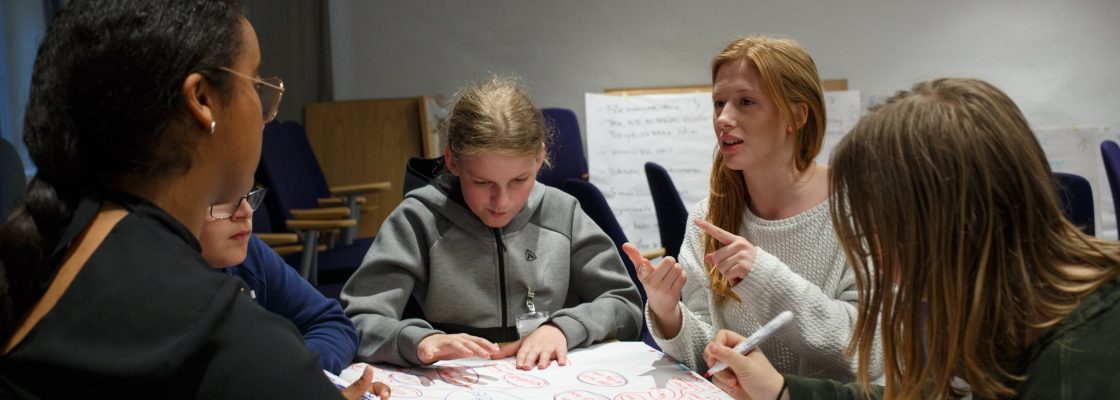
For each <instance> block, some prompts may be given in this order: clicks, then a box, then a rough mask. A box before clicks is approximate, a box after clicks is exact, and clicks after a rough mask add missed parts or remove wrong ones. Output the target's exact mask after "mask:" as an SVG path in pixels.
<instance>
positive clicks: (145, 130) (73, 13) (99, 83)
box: [0, 0, 245, 339]
mask: <svg viewBox="0 0 1120 400" xmlns="http://www.w3.org/2000/svg"><path fill="white" fill-rule="evenodd" d="M244 13H245V8H244V6H243V5H242V4H241V2H240V1H238V0H75V1H72V2H70V4H69V5H68V7H67V8H65V9H63V10H61V11H60V12H59V13H58V14H57V15H56V17H55V19H54V21H52V22H51V24H50V26H49V27H48V29H47V33H46V36H45V37H44V38H43V43H42V45H41V46H40V47H39V53H38V56H37V58H36V60H35V69H34V72H33V73H32V77H31V90H30V97H29V99H28V105H27V113H26V114H25V122H24V135H23V138H24V143H26V144H27V149H28V152H29V153H30V155H31V159H32V161H34V162H35V165H36V166H37V167H38V172H37V174H36V175H35V177H34V178H32V180H31V183H30V184H29V186H28V189H27V195H26V196H25V197H24V199H23V204H22V205H20V206H18V207H17V208H16V210H15V211H14V212H13V213H12V214H11V216H10V217H9V218H8V220H7V221H6V222H5V224H4V225H3V227H0V270H2V271H3V273H0V337H2V338H4V339H7V338H8V337H10V335H11V334H12V333H13V331H14V329H15V328H16V327H17V326H18V324H19V323H20V321H21V320H22V319H23V317H24V315H25V314H26V313H27V312H28V311H29V310H30V308H31V307H32V306H33V305H34V304H35V302H36V301H37V300H38V299H39V298H40V297H41V296H42V294H43V292H44V291H45V290H46V288H47V286H48V285H49V284H50V281H51V280H52V278H53V276H54V274H55V272H56V270H57V268H58V265H49V264H51V262H50V261H49V260H46V257H47V255H48V254H50V252H51V251H52V250H53V249H54V248H55V247H56V246H57V245H58V241H59V240H60V238H59V236H60V235H61V230H62V229H63V228H64V227H65V226H66V225H67V224H68V222H69V220H70V218H71V214H72V211H73V209H74V207H75V206H76V204H77V202H78V201H79V200H80V199H81V198H82V197H84V196H97V195H98V194H99V193H102V192H104V191H106V190H109V188H111V187H113V186H114V185H115V184H116V183H117V182H121V181H122V180H126V179H127V180H131V179H152V178H157V179H158V178H160V177H166V176H171V175H173V174H181V173H184V172H186V171H187V170H188V169H189V168H190V164H191V159H192V157H193V154H192V151H193V144H194V139H192V135H188V134H186V132H185V131H184V129H181V128H179V127H180V126H184V125H185V123H186V121H187V119H188V118H189V113H188V111H187V110H186V108H185V104H184V97H183V94H182V85H183V80H184V79H186V77H187V76H188V75H189V74H191V73H196V72H197V73H200V74H202V76H203V77H204V78H205V79H206V80H207V81H208V82H209V83H210V84H212V85H214V86H216V87H218V88H219V90H221V91H222V92H223V93H225V92H226V91H228V88H229V84H228V81H229V79H230V78H229V77H228V75H227V74H222V73H220V72H219V70H218V69H217V68H218V67H222V66H230V65H231V64H232V63H233V60H234V58H235V57H236V55H237V54H239V53H240V52H241V51H242V39H243V38H242V37H241V21H242V19H243V18H244Z"/></svg>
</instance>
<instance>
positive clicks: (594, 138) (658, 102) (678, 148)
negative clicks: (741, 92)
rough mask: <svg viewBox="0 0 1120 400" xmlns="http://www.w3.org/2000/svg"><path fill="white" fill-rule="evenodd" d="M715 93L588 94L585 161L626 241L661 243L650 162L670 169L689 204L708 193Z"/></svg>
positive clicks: (644, 244) (645, 246) (648, 245)
mask: <svg viewBox="0 0 1120 400" xmlns="http://www.w3.org/2000/svg"><path fill="white" fill-rule="evenodd" d="M711 102H712V96H711V94H709V93H688V94H666V95H646V96H608V95H601V94H594V93H588V94H587V95H586V105H587V112H586V115H587V149H588V155H587V161H588V169H589V174H590V175H591V183H593V184H595V186H597V187H599V190H601V191H602V192H603V195H604V197H606V198H607V202H608V203H610V205H611V209H612V210H613V211H614V213H615V216H616V217H618V222H619V224H620V225H622V230H623V231H625V232H626V237H627V238H628V239H630V241H631V242H632V243H634V244H635V245H637V246H638V248H640V249H643V250H646V249H652V248H656V247H658V246H660V243H661V240H660V238H659V236H658V233H657V215H656V214H655V213H654V209H653V200H652V197H651V196H650V191H649V185H648V184H647V182H646V175H645V163H646V162H648V161H653V162H656V163H658V164H660V165H661V166H662V167H665V169H666V170H668V171H669V175H670V176H672V178H673V183H674V184H675V185H676V186H677V190H678V191H679V192H680V195H681V199H682V200H683V201H684V203H685V206H686V207H691V206H692V205H693V204H695V203H696V202H697V201H699V200H700V199H702V198H704V197H705V196H707V194H708V175H709V173H710V171H711V163H712V155H713V151H714V149H715V135H714V134H712V106H711Z"/></svg>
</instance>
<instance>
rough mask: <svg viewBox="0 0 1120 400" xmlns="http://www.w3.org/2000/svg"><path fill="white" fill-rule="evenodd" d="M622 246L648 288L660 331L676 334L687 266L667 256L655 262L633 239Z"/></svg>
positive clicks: (670, 334)
mask: <svg viewBox="0 0 1120 400" xmlns="http://www.w3.org/2000/svg"><path fill="white" fill-rule="evenodd" d="M622 250H623V251H625V252H626V256H627V257H630V262H631V263H633V264H634V269H635V270H636V272H637V274H638V281H640V282H641V283H642V287H644V288H645V289H646V297H648V299H647V300H646V301H647V304H648V305H649V309H650V311H652V312H653V314H654V315H655V316H656V317H657V318H656V319H657V322H658V323H659V327H660V328H661V331H662V332H663V333H664V334H665V335H666V337H669V338H672V337H676V336H677V331H678V330H680V324H681V323H680V319H681V316H680V315H681V312H680V309H679V307H680V301H681V289H682V288H684V284H685V282H687V281H688V277H687V276H686V275H685V273H684V268H681V265H680V264H677V260H676V259H674V258H673V257H664V258H662V259H661V262H659V263H657V265H656V266H655V265H653V264H651V263H650V262H649V260H647V259H646V258H645V257H642V252H641V251H639V250H638V247H637V246H634V245H633V244H632V243H626V244H623V245H622ZM674 321H675V323H674ZM666 325H668V326H666ZM674 326H675V327H674Z"/></svg>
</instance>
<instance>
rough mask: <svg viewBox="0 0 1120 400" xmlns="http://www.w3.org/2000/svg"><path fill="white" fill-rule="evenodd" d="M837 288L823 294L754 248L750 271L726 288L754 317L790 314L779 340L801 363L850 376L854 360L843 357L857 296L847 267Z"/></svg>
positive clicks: (878, 364) (876, 372)
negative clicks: (741, 279)
mask: <svg viewBox="0 0 1120 400" xmlns="http://www.w3.org/2000/svg"><path fill="white" fill-rule="evenodd" d="M837 287H838V288H839V289H837V290H838V292H837V293H833V294H831V295H830V294H827V293H825V292H824V291H822V290H821V288H820V287H818V286H817V285H814V284H813V283H811V282H809V281H808V280H806V279H805V278H804V277H802V276H801V275H798V274H797V273H796V272H793V271H792V270H791V269H790V268H789V266H787V265H786V264H785V263H783V262H782V261H781V260H779V259H778V258H777V257H775V256H774V255H773V254H770V253H769V252H767V251H766V250H764V249H762V248H758V254H757V256H756V258H755V263H754V268H753V269H752V270H751V272H750V273H749V274H748V275H747V277H746V278H745V279H743V281H742V282H740V283H739V284H738V285H735V286H734V287H732V288H731V290H732V291H733V292H735V294H737V295H739V298H741V299H744V304H745V305H747V306H748V307H750V308H752V309H754V310H757V313H758V314H759V315H777V314H779V313H781V312H782V311H786V310H789V311H792V312H793V314H794V315H796V316H797V318H794V319H793V321H792V322H791V324H790V325H789V326H787V327H786V328H785V330H787V332H789V331H791V330H792V331H793V332H795V333H793V334H785V335H781V336H780V338H779V340H783V341H785V343H786V345H788V346H790V348H791V349H793V350H794V351H795V352H796V353H797V354H798V356H800V357H801V358H802V359H803V360H809V361H810V362H811V363H812V364H813V365H824V366H828V367H829V369H831V370H837V371H843V370H848V371H853V372H854V371H856V370H857V363H856V359H855V358H852V359H849V358H848V357H847V356H845V355H844V353H845V349H847V346H848V341H849V340H850V339H851V335H852V330H853V329H854V328H855V322H856V311H857V310H856V301H857V297H858V295H859V293H858V291H857V289H856V282H855V275H854V273H853V272H852V270H851V268H848V267H847V266H845V267H844V269H843V272H842V274H841V277H840V284H839V285H838V286H837ZM747 299H749V300H747ZM875 342H876V346H875V349H873V351H872V354H871V356H872V357H871V358H872V360H871V361H872V364H871V366H870V367H871V368H870V373H871V376H872V377H879V376H880V375H882V357H881V356H880V350H879V346H878V336H876V341H875Z"/></svg>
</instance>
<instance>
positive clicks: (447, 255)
mask: <svg viewBox="0 0 1120 400" xmlns="http://www.w3.org/2000/svg"><path fill="white" fill-rule="evenodd" d="M530 287H531V288H532V289H533V291H534V298H533V303H534V304H535V305H536V309H537V310H538V311H541V310H547V311H549V312H551V314H552V316H551V320H550V322H552V323H554V324H556V325H557V326H558V327H559V328H560V330H561V331H563V332H564V336H565V337H566V338H567V341H568V348H573V347H579V346H587V345H590V344H592V343H594V342H597V341H600V340H604V339H609V338H617V339H620V340H635V339H637V338H638V335H639V333H640V329H641V324H642V315H641V311H640V308H641V300H640V298H639V297H638V291H637V288H635V287H634V283H633V282H632V281H631V280H630V277H629V275H627V273H626V270H625V267H624V266H623V264H622V259H621V258H619V255H618V251H617V250H616V249H615V246H614V243H613V242H611V239H610V238H609V237H608V236H607V235H606V234H605V233H603V230H602V229H600V228H599V226H598V225H596V224H595V222H594V221H592V220H591V218H590V217H588V216H587V214H585V213H584V212H583V210H582V209H581V208H580V206H579V203H578V202H577V201H576V200H575V199H574V198H573V197H571V196H569V195H567V194H566V193H564V192H561V191H559V190H557V189H554V188H551V187H548V186H545V185H544V184H540V183H534V185H533V189H532V191H531V193H530V195H529V200H528V202H526V204H525V207H524V208H523V209H522V210H521V211H520V212H519V213H518V214H517V215H516V216H515V217H514V218H513V220H512V221H510V223H509V224H508V225H506V226H505V227H503V228H500V229H495V228H490V227H487V226H486V225H485V224H483V223H482V221H481V220H479V219H478V217H476V216H475V215H474V213H472V212H471V210H470V209H469V208H467V207H466V206H465V205H464V202H463V200H462V193H461V190H460V188H459V181H458V179H457V178H455V177H453V176H450V175H447V176H444V177H441V178H440V179H437V180H436V181H435V182H433V184H431V185H428V186H424V187H422V188H420V189H416V190H413V191H411V192H409V193H408V194H407V195H406V196H405V199H404V201H403V202H401V204H400V206H398V207H397V208H396V209H395V210H393V212H392V213H391V214H390V215H389V217H388V218H387V219H386V220H385V222H384V223H383V224H382V225H381V230H380V231H379V232H378V234H377V238H376V239H375V240H374V242H373V245H372V247H370V250H369V253H367V254H366V257H365V259H364V260H363V261H362V266H361V267H360V268H359V269H358V271H357V272H355V273H354V275H353V276H352V277H351V278H350V281H349V282H347V283H346V286H345V287H344V288H343V289H342V296H341V300H342V305H343V307H344V308H345V309H346V315H347V316H349V317H350V318H351V319H352V320H353V321H354V324H355V325H357V327H358V331H359V334H360V336H361V345H360V346H359V348H358V356H357V358H358V360H359V361H364V362H387V363H391V364H396V365H401V366H416V365H421V364H422V363H421V362H420V360H419V358H418V357H417V354H416V348H417V345H418V344H419V343H420V340H421V339H423V338H425V337H427V336H429V335H432V334H436V333H467V334H471V335H474V336H479V337H483V338H486V339H487V340H490V341H493V342H508V341H513V340H517V338H518V335H517V330H516V328H515V326H516V318H517V316H518V315H521V314H524V313H526V312H528V307H527V305H526V297H527V294H528V292H529V289H530ZM410 296H411V297H412V298H414V299H415V300H416V302H417V304H419V306H420V308H421V310H422V312H423V314H424V315H423V319H420V318H408V317H409V316H404V317H403V318H404V319H403V320H402V313H403V311H404V309H405V305H406V303H407V302H408V300H409V297H410Z"/></svg>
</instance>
